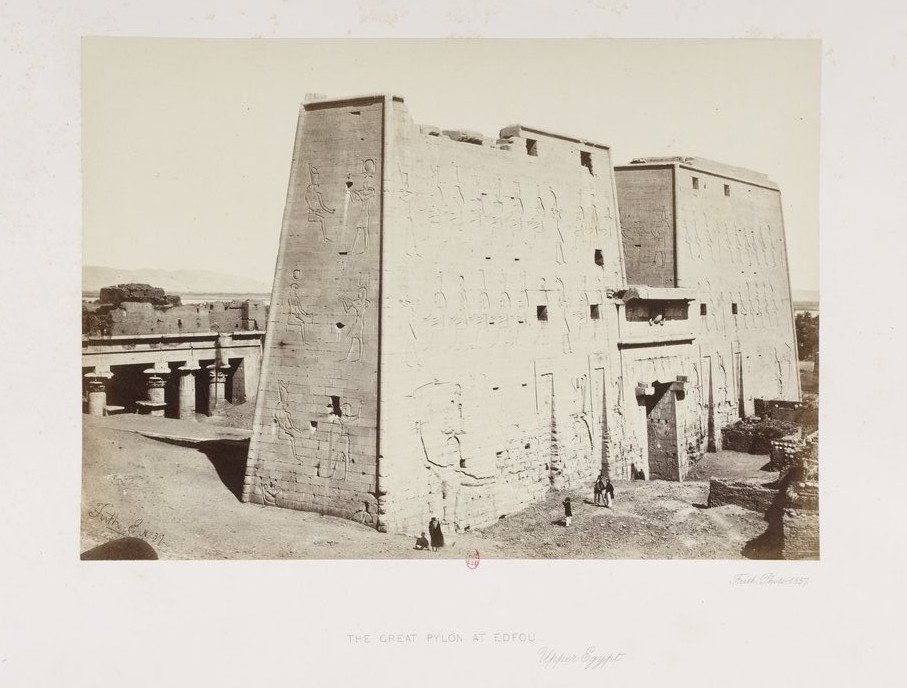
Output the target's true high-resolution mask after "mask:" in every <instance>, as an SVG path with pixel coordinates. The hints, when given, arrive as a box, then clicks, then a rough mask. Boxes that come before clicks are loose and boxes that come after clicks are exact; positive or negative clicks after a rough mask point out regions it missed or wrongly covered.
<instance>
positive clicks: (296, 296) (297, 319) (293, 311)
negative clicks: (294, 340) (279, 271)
mask: <svg viewBox="0 0 907 688" xmlns="http://www.w3.org/2000/svg"><path fill="white" fill-rule="evenodd" d="M298 272H299V270H298V269H297V270H294V271H293V277H294V281H293V282H291V283H290V293H289V294H288V295H287V307H288V309H289V313H288V315H287V326H288V327H298V328H299V341H300V343H302V344H303V345H304V344H305V343H306V325H308V324H310V323H311V322H312V318H313V316H312V314H311V313H309V312H308V311H307V310H306V309H305V308H304V307H303V305H302V288H301V287H300V286H299V283H298V282H296V281H295V279H296V278H297V273H298Z"/></svg>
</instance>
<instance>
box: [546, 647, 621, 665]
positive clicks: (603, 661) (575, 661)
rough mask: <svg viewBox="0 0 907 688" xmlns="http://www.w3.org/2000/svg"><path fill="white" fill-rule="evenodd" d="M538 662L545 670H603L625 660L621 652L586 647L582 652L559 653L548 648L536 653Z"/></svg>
mask: <svg viewBox="0 0 907 688" xmlns="http://www.w3.org/2000/svg"><path fill="white" fill-rule="evenodd" d="M538 656H539V662H540V663H541V664H542V666H543V667H544V668H546V669H553V668H555V667H558V666H567V665H573V666H581V667H582V668H583V669H604V668H605V667H607V666H610V665H612V664H619V663H620V662H622V661H623V660H624V659H625V658H626V656H627V655H626V654H625V653H623V652H605V651H600V650H596V649H595V648H594V647H587V648H586V649H585V651H584V652H581V653H580V652H561V651H559V650H553V649H551V648H549V647H541V648H539V651H538Z"/></svg>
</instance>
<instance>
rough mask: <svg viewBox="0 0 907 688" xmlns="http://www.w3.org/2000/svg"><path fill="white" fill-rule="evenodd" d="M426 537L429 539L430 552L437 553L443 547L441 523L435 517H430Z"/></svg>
mask: <svg viewBox="0 0 907 688" xmlns="http://www.w3.org/2000/svg"><path fill="white" fill-rule="evenodd" d="M428 537H429V538H431V551H432V552H437V551H438V550H439V549H441V548H442V547H443V546H444V533H442V532H441V522H440V521H439V520H438V518H437V516H432V518H431V520H430V521H429V522H428Z"/></svg>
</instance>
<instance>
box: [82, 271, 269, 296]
mask: <svg viewBox="0 0 907 688" xmlns="http://www.w3.org/2000/svg"><path fill="white" fill-rule="evenodd" d="M130 282H132V283H138V284H150V285H151V286H152V287H160V288H161V289H163V290H164V291H166V292H167V293H168V294H179V295H180V296H188V295H191V294H199V295H211V294H219V295H222V294H230V295H233V296H231V298H236V296H235V295H245V294H256V295H259V296H256V297H255V298H260V295H261V294H267V295H269V296H270V294H271V285H270V284H267V283H265V282H261V281H258V280H254V279H251V278H248V277H242V276H240V275H231V274H227V273H220V272H211V271H209V270H155V269H151V268H140V269H138V270H125V269H122V268H109V267H102V266H98V265H83V266H82V293H83V295H86V294H88V295H92V294H97V293H98V292H100V290H101V288H102V287H110V286H113V285H115V284H127V283H130ZM185 300H187V299H185V298H184V301H185Z"/></svg>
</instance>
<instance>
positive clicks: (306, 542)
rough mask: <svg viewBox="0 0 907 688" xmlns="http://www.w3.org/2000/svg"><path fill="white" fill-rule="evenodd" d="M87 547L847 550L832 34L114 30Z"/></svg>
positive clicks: (102, 85)
mask: <svg viewBox="0 0 907 688" xmlns="http://www.w3.org/2000/svg"><path fill="white" fill-rule="evenodd" d="M82 47H83V58H82V66H83V156H84V213H85V215H84V237H83V295H82V306H81V307H82V355H81V356H82V390H81V397H82V398H81V402H82V410H83V416H82V427H83V454H82V506H81V552H82V558H83V559H111V558H114V559H116V558H120V559H136V558H139V559H143V558H150V559H155V558H160V559H422V560H424V559H432V558H458V559H461V558H464V557H465V558H467V563H468V564H469V563H471V564H473V565H475V566H477V565H478V562H479V561H480V560H481V559H482V558H492V559H817V558H818V557H819V503H818V502H819V500H818V480H819V469H818V454H819V441H818V417H819V415H818V408H819V389H818V380H819V376H818V373H819V336H818V332H819V328H818V323H819V295H818V154H819V146H818V143H819V139H818V104H819V58H820V55H819V48H818V43H817V42H815V41H781V40H761V41H747V40H720V41H719V40H711V41H710V40H702V41H692V40H689V41H687V40H684V41H672V40H657V41H626V40H624V41H620V40H617V41H613V40H609V41H605V40H591V39H590V40H570V41H550V40H519V41H513V40H457V41H454V40H425V41H415V40H411V41H405V40H393V41H391V40H368V41H365V40H345V41H344V40H317V41H301V40H300V41H261V40H258V41H250V40H218V41H202V40H173V39H170V40H162V39H160V40H158V39H128V38H122V39H106V38H94V39H93V38H86V39H84V41H83V46H82Z"/></svg>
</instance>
